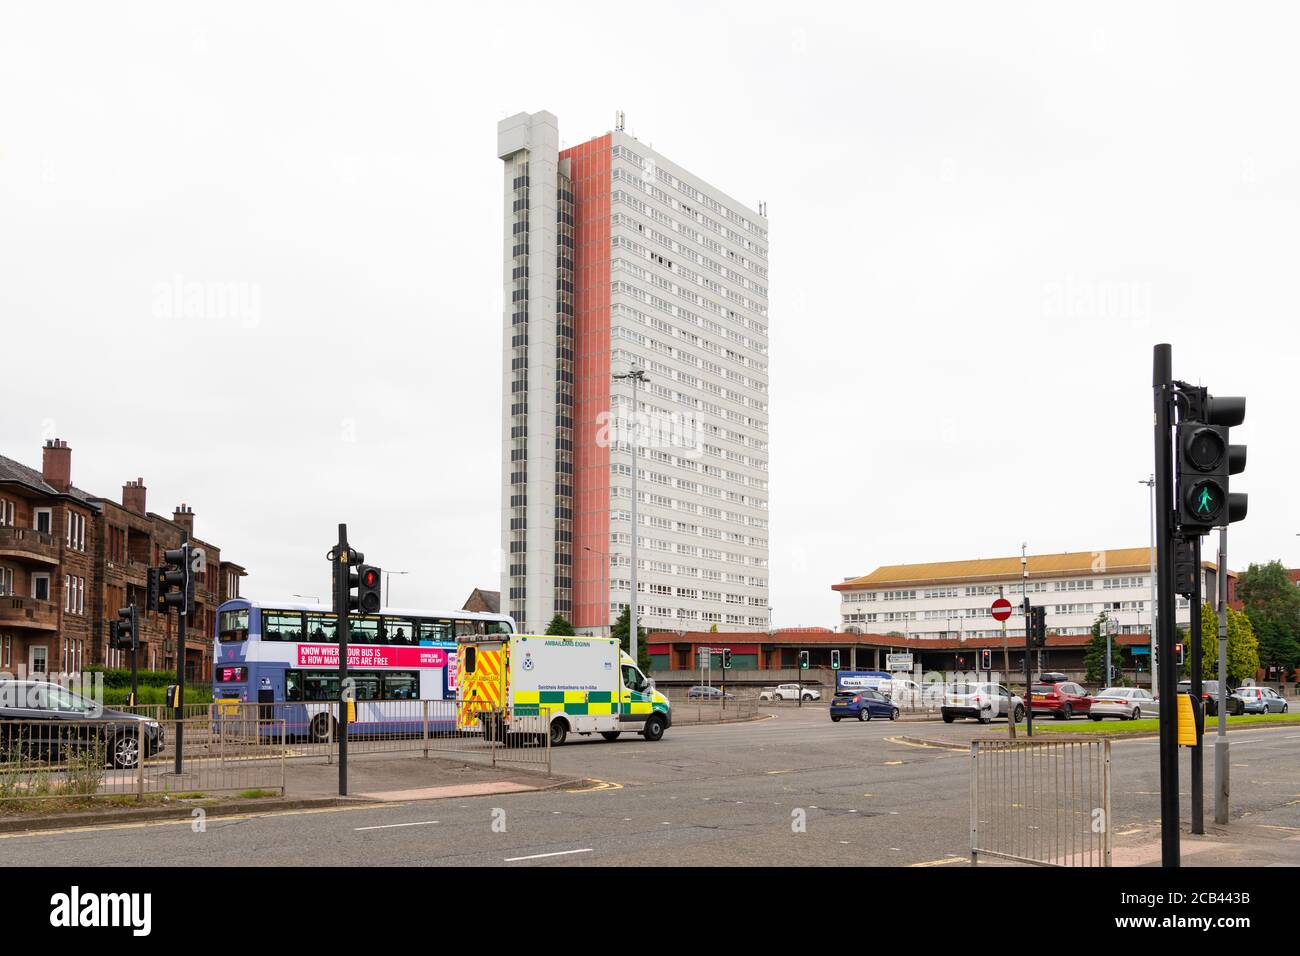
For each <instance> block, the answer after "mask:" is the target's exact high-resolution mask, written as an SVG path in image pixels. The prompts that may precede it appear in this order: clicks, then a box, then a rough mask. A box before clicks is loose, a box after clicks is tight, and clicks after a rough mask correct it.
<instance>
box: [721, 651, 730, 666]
mask: <svg viewBox="0 0 1300 956" xmlns="http://www.w3.org/2000/svg"><path fill="white" fill-rule="evenodd" d="M722 669H723V670H728V671H729V670H731V648H729V647H724V648H723V649H722Z"/></svg>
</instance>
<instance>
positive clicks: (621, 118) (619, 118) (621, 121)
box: [614, 110, 627, 133]
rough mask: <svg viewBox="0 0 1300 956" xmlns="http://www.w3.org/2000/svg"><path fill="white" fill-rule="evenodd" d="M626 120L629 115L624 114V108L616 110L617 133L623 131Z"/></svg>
mask: <svg viewBox="0 0 1300 956" xmlns="http://www.w3.org/2000/svg"><path fill="white" fill-rule="evenodd" d="M626 122H627V117H626V116H625V115H624V114H623V111H622V110H618V111H617V112H615V114H614V131H615V132H617V133H621V132H623V126H624V124H625V123H626Z"/></svg>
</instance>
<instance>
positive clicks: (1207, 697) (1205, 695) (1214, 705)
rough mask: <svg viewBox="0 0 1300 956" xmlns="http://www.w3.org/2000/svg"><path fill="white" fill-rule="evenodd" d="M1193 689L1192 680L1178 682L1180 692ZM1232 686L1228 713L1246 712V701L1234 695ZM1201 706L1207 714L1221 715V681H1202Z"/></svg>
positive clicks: (1188, 691) (1229, 692) (1210, 715)
mask: <svg viewBox="0 0 1300 956" xmlns="http://www.w3.org/2000/svg"><path fill="white" fill-rule="evenodd" d="M1191 691H1192V682H1191V681H1189V680H1180V681H1179V682H1178V693H1180V694H1190V693H1191ZM1235 693H1236V691H1234V690H1233V689H1232V688H1231V687H1229V688H1228V714H1229V715H1230V716H1231V715H1234V714H1244V713H1245V712H1246V702H1245V701H1244V700H1242V699H1241V698H1240V697H1234V696H1233V694H1235ZM1201 706H1202V707H1203V708H1204V709H1205V716H1207V717H1217V716H1218V715H1219V682H1218V681H1217V680H1203V681H1201Z"/></svg>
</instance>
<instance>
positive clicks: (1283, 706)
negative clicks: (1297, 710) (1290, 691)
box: [1280, 701, 1290, 714]
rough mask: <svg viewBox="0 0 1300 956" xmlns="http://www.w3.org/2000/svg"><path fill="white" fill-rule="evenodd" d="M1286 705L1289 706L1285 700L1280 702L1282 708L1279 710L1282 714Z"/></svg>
mask: <svg viewBox="0 0 1300 956" xmlns="http://www.w3.org/2000/svg"><path fill="white" fill-rule="evenodd" d="M1288 706H1290V705H1289V704H1287V702H1286V701H1283V702H1282V710H1281V711H1280V712H1281V713H1283V714H1285V713H1286V709H1287V707H1288Z"/></svg>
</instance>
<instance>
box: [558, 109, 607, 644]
mask: <svg viewBox="0 0 1300 956" xmlns="http://www.w3.org/2000/svg"><path fill="white" fill-rule="evenodd" d="M560 158H561V159H568V160H570V162H571V167H570V173H571V181H572V183H573V195H574V249H573V274H574V277H575V287H574V296H573V298H574V322H573V352H574V363H573V365H574V383H573V393H574V409H573V505H574V514H573V562H574V569H573V624H574V626H575V627H601V626H603V625H604V624H605V623H607V622H608V620H609V611H608V600H609V595H608V591H607V590H605V586H604V585H605V582H606V581H607V574H608V566H609V445H608V444H607V442H606V441H604V440H603V434H602V433H603V429H604V422H605V420H606V418H607V417H608V415H609V393H610V354H609V342H610V335H609V324H610V296H609V256H610V229H609V210H610V137H609V135H608V134H607V135H605V136H601V137H599V138H597V139H593V140H589V141H588V142H586V143H581V144H579V145H578V146H574V147H572V148H571V149H566V150H564V151H563V152H561V153H560Z"/></svg>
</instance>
